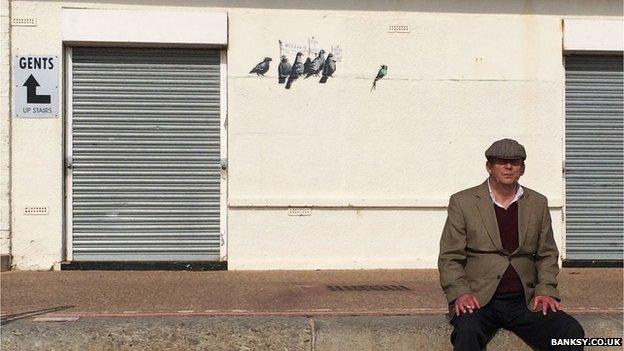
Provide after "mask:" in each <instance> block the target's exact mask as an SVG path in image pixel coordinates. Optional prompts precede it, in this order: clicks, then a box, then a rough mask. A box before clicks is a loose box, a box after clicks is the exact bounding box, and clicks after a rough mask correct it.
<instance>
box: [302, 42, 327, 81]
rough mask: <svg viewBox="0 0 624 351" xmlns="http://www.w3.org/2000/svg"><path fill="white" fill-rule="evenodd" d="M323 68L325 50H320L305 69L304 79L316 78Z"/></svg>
mask: <svg viewBox="0 0 624 351" xmlns="http://www.w3.org/2000/svg"><path fill="white" fill-rule="evenodd" d="M324 66H325V50H323V49H321V51H319V53H318V55H316V57H315V58H314V60H312V62H310V65H309V66H308V67H307V70H306V72H305V75H306V76H305V77H306V78H308V77H309V76H312V75H314V76H318V75H319V73H321V71H322V70H323V67H324Z"/></svg>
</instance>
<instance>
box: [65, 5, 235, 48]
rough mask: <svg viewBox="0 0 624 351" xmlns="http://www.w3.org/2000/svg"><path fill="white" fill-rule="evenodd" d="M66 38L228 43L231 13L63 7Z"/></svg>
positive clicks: (162, 42) (69, 40)
mask: <svg viewBox="0 0 624 351" xmlns="http://www.w3.org/2000/svg"><path fill="white" fill-rule="evenodd" d="M62 28H63V41H65V42H74V43H78V42H91V43H93V42H108V43H141V44H146V43H156V44H200V45H226V44H227V14H226V13H225V12H222V13H206V12H173V11H149V10H148V11H140V10H132V11H127V10H95V9H62Z"/></svg>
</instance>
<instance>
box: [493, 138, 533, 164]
mask: <svg viewBox="0 0 624 351" xmlns="http://www.w3.org/2000/svg"><path fill="white" fill-rule="evenodd" d="M485 157H486V158H488V159H490V158H492V157H494V158H504V159H508V160H517V159H521V160H522V161H524V160H525V159H526V151H524V146H522V145H520V143H518V142H517V141H515V140H513V139H501V140H497V141H495V142H494V143H493V144H492V145H491V146H490V147H489V148H488V149H487V150H485Z"/></svg>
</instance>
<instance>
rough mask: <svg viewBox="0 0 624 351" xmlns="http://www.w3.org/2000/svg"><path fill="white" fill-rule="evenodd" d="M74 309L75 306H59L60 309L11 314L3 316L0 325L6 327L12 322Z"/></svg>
mask: <svg viewBox="0 0 624 351" xmlns="http://www.w3.org/2000/svg"><path fill="white" fill-rule="evenodd" d="M73 307H75V306H58V307H53V308H46V309H42V310H35V311H28V312H23V313H15V314H9V315H6V316H2V317H1V318H0V325H6V324H9V323H11V322H14V321H17V320H20V319H23V318H28V317H35V316H40V315H42V314H46V313H51V312H58V311H63V310H67V309H70V308H73Z"/></svg>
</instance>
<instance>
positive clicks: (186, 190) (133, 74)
mask: <svg viewBox="0 0 624 351" xmlns="http://www.w3.org/2000/svg"><path fill="white" fill-rule="evenodd" d="M72 56H73V66H72V69H73V76H72V77H71V79H72V85H73V89H72V110H73V118H72V157H73V170H72V208H73V210H72V220H73V223H72V235H73V240H72V245H73V257H74V260H76V261H214V260H219V258H220V230H219V229H220V166H219V160H220V144H221V141H220V56H219V51H218V50H196V49H126V48H74V49H73V51H72Z"/></svg>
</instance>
